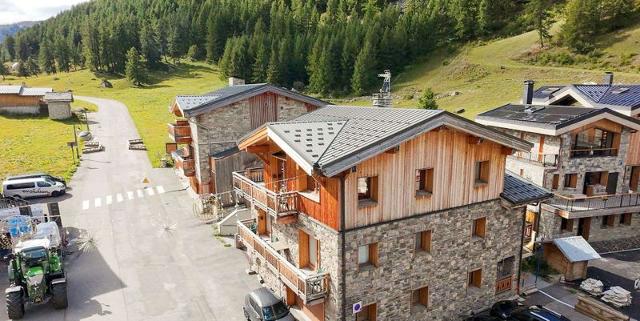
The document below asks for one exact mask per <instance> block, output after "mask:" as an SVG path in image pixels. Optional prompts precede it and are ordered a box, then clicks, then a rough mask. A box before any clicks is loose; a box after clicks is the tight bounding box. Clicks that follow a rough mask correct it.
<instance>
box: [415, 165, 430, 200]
mask: <svg viewBox="0 0 640 321" xmlns="http://www.w3.org/2000/svg"><path fill="white" fill-rule="evenodd" d="M431 193H433V168H423V169H419V170H417V171H416V196H420V195H431Z"/></svg>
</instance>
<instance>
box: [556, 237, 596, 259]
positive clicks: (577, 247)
mask: <svg viewBox="0 0 640 321" xmlns="http://www.w3.org/2000/svg"><path fill="white" fill-rule="evenodd" d="M553 244H555V246H556V247H557V248H558V249H559V250H560V252H562V254H564V256H565V257H566V258H567V260H569V261H570V262H580V261H589V260H596V259H600V258H602V257H601V256H600V254H598V252H596V250H594V249H593V247H591V245H589V243H588V242H587V241H586V240H585V239H584V238H583V237H582V236H570V237H564V238H559V239H554V240H553Z"/></svg>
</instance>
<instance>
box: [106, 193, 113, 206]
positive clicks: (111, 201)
mask: <svg viewBox="0 0 640 321" xmlns="http://www.w3.org/2000/svg"><path fill="white" fill-rule="evenodd" d="M111 203H113V197H111V195H107V205H110V204H111Z"/></svg>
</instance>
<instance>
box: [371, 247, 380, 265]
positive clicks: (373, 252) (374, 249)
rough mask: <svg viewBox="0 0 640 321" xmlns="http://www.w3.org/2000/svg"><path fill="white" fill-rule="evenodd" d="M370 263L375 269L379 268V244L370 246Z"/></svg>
mask: <svg viewBox="0 0 640 321" xmlns="http://www.w3.org/2000/svg"><path fill="white" fill-rule="evenodd" d="M369 262H371V264H372V265H373V266H375V267H377V266H378V243H371V244H369Z"/></svg>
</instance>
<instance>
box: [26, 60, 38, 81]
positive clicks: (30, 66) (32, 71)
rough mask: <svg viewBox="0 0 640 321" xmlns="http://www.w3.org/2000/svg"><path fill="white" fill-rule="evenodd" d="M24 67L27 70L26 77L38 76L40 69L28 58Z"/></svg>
mask: <svg viewBox="0 0 640 321" xmlns="http://www.w3.org/2000/svg"><path fill="white" fill-rule="evenodd" d="M25 67H26V70H27V73H26V74H27V75H31V76H36V77H37V76H38V74H39V73H40V67H39V66H38V64H37V63H36V61H35V60H34V59H33V58H31V57H29V58H27V61H26V63H25Z"/></svg>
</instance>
